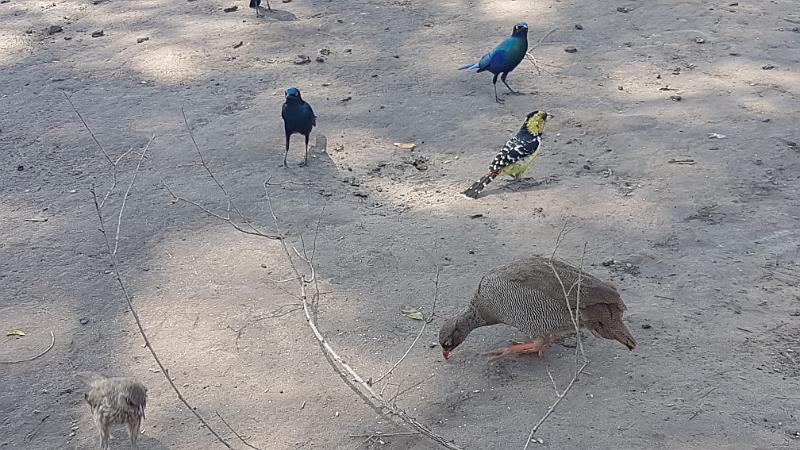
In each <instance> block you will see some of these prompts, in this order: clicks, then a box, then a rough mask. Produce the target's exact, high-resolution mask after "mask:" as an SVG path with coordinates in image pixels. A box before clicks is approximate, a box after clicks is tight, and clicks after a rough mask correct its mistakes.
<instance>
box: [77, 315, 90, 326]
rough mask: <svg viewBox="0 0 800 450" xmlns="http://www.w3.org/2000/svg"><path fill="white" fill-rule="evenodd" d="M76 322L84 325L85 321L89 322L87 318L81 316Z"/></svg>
mask: <svg viewBox="0 0 800 450" xmlns="http://www.w3.org/2000/svg"><path fill="white" fill-rule="evenodd" d="M78 322H80V324H81V325H86V324H87V323H89V318H88V317H81V318H80V319H78Z"/></svg>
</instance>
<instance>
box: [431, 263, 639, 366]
mask: <svg viewBox="0 0 800 450" xmlns="http://www.w3.org/2000/svg"><path fill="white" fill-rule="evenodd" d="M552 264H553V266H552V267H551V266H550V259H549V258H543V257H541V256H532V257H530V258H525V259H520V260H517V261H514V262H512V263H510V264H508V265H505V266H502V267H497V268H495V269H493V270H491V271H490V272H489V273H487V274H486V275H484V277H483V278H482V279H481V281H480V283H479V284H478V290H477V291H476V292H475V295H474V296H473V298H472V301H471V302H470V304H469V306H468V307H467V309H466V310H464V311H463V312H462V313H461V314H459V315H457V316H455V317H453V318H451V319H449V320H447V321H446V322H445V323H444V324H443V325H442V328H441V329H440V330H439V345H441V346H442V355H443V356H444V357H445V359H447V357H448V356H449V354H450V352H451V351H452V350H453V349H454V348H456V347H457V346H458V345H459V344H461V343H462V342H463V341H464V339H466V338H467V335H469V333H470V332H471V331H472V330H474V329H475V328H478V327H483V326H487V325H494V324H498V323H505V324H507V325H511V326H513V327H516V328H518V329H520V330H522V331H524V332H526V333H528V335H530V336H531V337H532V338H533V341H532V342H528V343H520V344H513V345H511V346H510V347H508V348H505V349H501V350H499V351H495V352H490V353H487V354H486V355H489V356H496V357H503V356H517V355H522V354H526V353H534V352H536V353H539V355H541V354H542V352H543V351H544V350H545V349H546V348H547V347H548V346H549V345H550V344H552V343H553V342H555V341H557V340H558V339H559V338H560V337H561V336H563V335H567V334H571V333H575V327H574V325H573V324H572V319H571V318H570V308H571V309H572V310H574V309H575V307H576V306H578V301H577V295H576V293H577V290H578V289H577V282H578V274H579V273H581V271H579V270H578V268H576V267H573V266H571V265H569V264H567V263H565V262H563V261H558V260H555V259H554V260H553V261H552ZM554 268H555V270H556V271H557V272H558V275H559V277H560V278H561V282H563V283H564V288H565V289H566V290H567V291H568V292H569V293H570V295H569V303H570V307H567V302H566V301H565V299H564V289H562V287H561V283H559V281H558V277H556V275H555V274H554V273H553V269H554ZM580 278H581V291H580V292H581V295H580V323H579V326H580V327H581V328H588V329H589V330H591V332H592V333H594V334H595V335H596V336H599V337H604V338H606V339H614V340H617V341H619V342H620V343H622V344H624V345H625V346H626V347H628V348H629V349H630V350H633V348H634V347H636V340H635V339H634V338H633V336H632V335H631V332H630V330H628V328H627V327H626V326H625V324H624V323H623V322H622V314H623V311H625V304H624V303H623V302H622V299H621V298H620V296H619V293H618V292H617V289H616V288H615V287H614V285H612V284H611V283H607V282H605V281H602V280H599V279H597V278H595V277H593V276H591V275H589V274H587V273H586V272H582V273H581V276H580Z"/></svg>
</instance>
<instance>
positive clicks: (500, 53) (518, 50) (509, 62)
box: [458, 22, 528, 103]
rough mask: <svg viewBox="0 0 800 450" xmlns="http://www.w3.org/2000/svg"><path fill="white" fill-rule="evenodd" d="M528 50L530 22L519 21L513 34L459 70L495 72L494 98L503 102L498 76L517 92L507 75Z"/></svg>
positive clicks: (493, 81) (507, 86) (493, 83)
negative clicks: (509, 82) (498, 85)
mask: <svg viewBox="0 0 800 450" xmlns="http://www.w3.org/2000/svg"><path fill="white" fill-rule="evenodd" d="M527 52H528V24H526V23H525V22H517V23H516V24H515V25H514V30H513V31H512V32H511V36H509V37H507V38H506V39H505V40H504V41H503V42H501V43H500V45H498V46H497V47H495V48H494V49H492V51H490V52H489V53H487V54H485V55H483V57H482V58H481V59H480V61H478V62H476V63H470V64H465V65H463V66H461V67H459V68H458V69H459V70H472V69H477V72H484V71H488V72H491V73H493V74H494V78H493V79H492V85H493V86H494V100H495V101H496V102H498V103H502V102H503V100H501V99H500V97H498V96H497V76H498V75H500V80H501V81H502V82H503V84H505V85H506V88H508V90H509V91H510V92H511V93H513V94H516V93H517V92H516V91H515V90H513V89H511V86H509V85H508V83H507V82H506V77H507V76H508V74H509V73H511V71H512V70H514V69H516V68H517V66H518V65H519V63H521V62H522V60H523V59H524V58H525V54H526V53H527Z"/></svg>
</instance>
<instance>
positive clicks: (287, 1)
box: [281, 0, 292, 3]
mask: <svg viewBox="0 0 800 450" xmlns="http://www.w3.org/2000/svg"><path fill="white" fill-rule="evenodd" d="M281 2H282V3H291V2H292V0H281Z"/></svg>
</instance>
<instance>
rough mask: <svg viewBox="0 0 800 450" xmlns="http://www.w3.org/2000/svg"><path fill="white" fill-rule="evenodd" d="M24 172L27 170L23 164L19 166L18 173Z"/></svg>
mask: <svg viewBox="0 0 800 450" xmlns="http://www.w3.org/2000/svg"><path fill="white" fill-rule="evenodd" d="M23 170H25V166H23V165H22V164H20V165H18V166H17V172H22V171H23Z"/></svg>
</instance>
